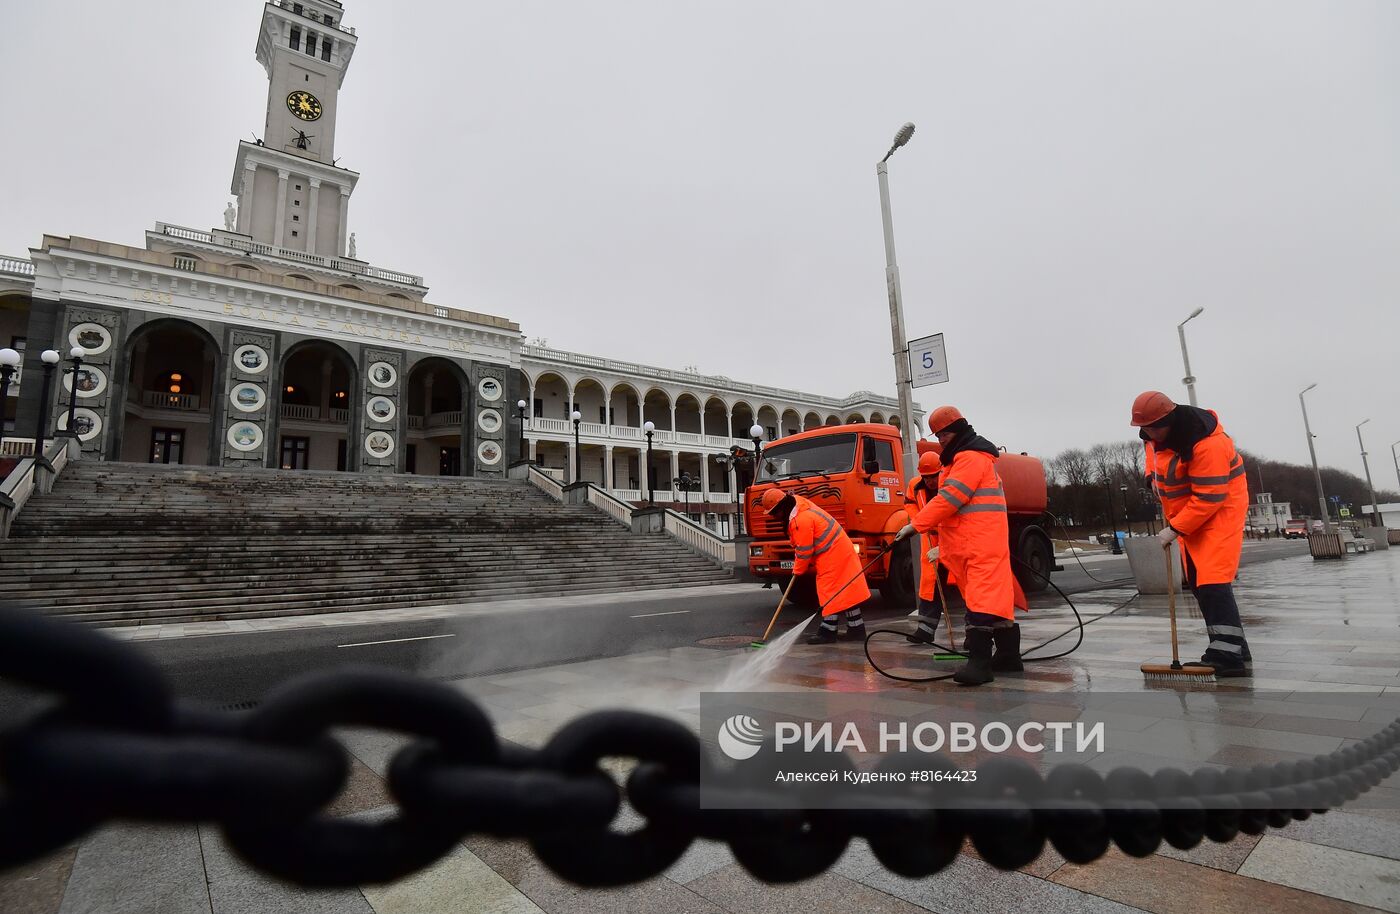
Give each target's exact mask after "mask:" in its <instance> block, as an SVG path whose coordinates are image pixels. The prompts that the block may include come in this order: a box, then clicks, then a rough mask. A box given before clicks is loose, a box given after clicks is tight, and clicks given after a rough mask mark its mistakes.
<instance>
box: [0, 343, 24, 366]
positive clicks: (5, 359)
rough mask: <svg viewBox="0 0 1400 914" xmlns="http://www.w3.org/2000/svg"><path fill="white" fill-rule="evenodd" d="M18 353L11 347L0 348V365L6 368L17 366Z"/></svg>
mask: <svg viewBox="0 0 1400 914" xmlns="http://www.w3.org/2000/svg"><path fill="white" fill-rule="evenodd" d="M19 362H20V358H19V353H18V352H16V351H15V350H13V349H8V348H7V349H0V365H3V366H5V367H6V368H17V367H19Z"/></svg>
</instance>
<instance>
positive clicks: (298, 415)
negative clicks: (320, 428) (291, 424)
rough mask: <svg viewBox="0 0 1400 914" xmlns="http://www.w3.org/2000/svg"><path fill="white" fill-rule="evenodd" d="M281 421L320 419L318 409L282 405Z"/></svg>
mask: <svg viewBox="0 0 1400 914" xmlns="http://www.w3.org/2000/svg"><path fill="white" fill-rule="evenodd" d="M282 418H283V419H319V418H321V410H320V407H316V406H302V405H301V404H300V403H283V404H282Z"/></svg>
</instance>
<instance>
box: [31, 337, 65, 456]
mask: <svg viewBox="0 0 1400 914" xmlns="http://www.w3.org/2000/svg"><path fill="white" fill-rule="evenodd" d="M39 358H40V359H41V360H42V361H43V363H44V380H43V382H42V383H41V384H40V385H39V421H38V422H37V423H35V428H34V459H35V460H43V459H44V438H45V437H47V436H48V432H49V385H51V384H53V369H54V366H55V365H57V364H58V360H59V354H58V352H57V351H56V350H54V349H45V350H44V352H43V354H42V355H41V356H39Z"/></svg>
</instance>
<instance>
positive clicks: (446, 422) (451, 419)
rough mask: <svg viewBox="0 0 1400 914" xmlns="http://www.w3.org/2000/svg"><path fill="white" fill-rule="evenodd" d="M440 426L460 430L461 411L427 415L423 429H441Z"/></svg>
mask: <svg viewBox="0 0 1400 914" xmlns="http://www.w3.org/2000/svg"><path fill="white" fill-rule="evenodd" d="M441 426H450V427H452V428H461V426H462V411H461V410H460V409H458V410H453V411H451V412H445V413H430V414H429V415H428V418H427V422H426V424H425V426H424V427H425V428H439V427H441Z"/></svg>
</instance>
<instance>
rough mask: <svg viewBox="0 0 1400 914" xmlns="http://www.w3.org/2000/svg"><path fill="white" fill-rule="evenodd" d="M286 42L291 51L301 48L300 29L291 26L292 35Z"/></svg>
mask: <svg viewBox="0 0 1400 914" xmlns="http://www.w3.org/2000/svg"><path fill="white" fill-rule="evenodd" d="M287 44H288V45H289V46H290V47H291V49H292V50H293V51H300V50H301V29H299V28H297V27H296V26H292V37H291V38H289V39H288V40H287Z"/></svg>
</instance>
